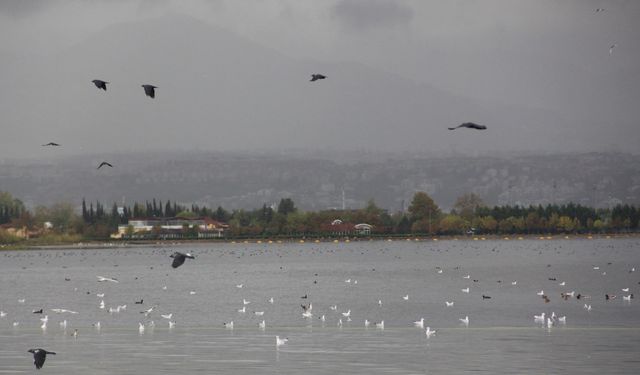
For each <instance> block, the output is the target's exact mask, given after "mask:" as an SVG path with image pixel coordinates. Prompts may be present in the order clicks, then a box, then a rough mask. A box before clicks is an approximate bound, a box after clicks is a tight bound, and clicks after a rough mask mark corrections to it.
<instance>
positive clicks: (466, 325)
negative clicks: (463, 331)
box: [459, 315, 469, 327]
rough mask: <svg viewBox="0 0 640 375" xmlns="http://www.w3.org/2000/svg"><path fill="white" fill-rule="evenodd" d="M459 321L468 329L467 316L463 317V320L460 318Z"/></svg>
mask: <svg viewBox="0 0 640 375" xmlns="http://www.w3.org/2000/svg"><path fill="white" fill-rule="evenodd" d="M459 320H460V322H461V323H462V324H464V326H465V327H469V316H468V315H467V316H465V317H464V319H463V318H460V319H459Z"/></svg>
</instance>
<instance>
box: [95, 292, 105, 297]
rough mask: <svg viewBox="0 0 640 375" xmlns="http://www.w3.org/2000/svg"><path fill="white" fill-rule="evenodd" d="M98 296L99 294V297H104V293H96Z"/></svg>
mask: <svg viewBox="0 0 640 375" xmlns="http://www.w3.org/2000/svg"><path fill="white" fill-rule="evenodd" d="M96 296H98V298H103V297H104V293H98V294H96Z"/></svg>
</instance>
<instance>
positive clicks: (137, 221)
mask: <svg viewBox="0 0 640 375" xmlns="http://www.w3.org/2000/svg"><path fill="white" fill-rule="evenodd" d="M228 228H229V225H227V224H225V223H222V222H219V221H217V220H214V219H211V218H208V217H197V218H188V217H168V218H157V217H154V218H132V219H130V220H129V222H128V223H127V224H122V225H118V232H117V233H114V234H112V235H111V237H112V238H129V237H131V238H134V239H135V238H137V239H143V238H161V239H180V238H184V237H197V238H221V237H223V236H224V232H225V231H226V230H227V229H228Z"/></svg>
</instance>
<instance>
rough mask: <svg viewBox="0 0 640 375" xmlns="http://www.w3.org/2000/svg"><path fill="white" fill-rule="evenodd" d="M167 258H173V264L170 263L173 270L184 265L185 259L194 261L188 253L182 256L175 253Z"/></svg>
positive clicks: (179, 253)
mask: <svg viewBox="0 0 640 375" xmlns="http://www.w3.org/2000/svg"><path fill="white" fill-rule="evenodd" d="M169 257H170V258H173V263H171V267H173V268H178V267H180V266H181V265H182V264H183V263H184V261H185V259H187V258H189V259H196V258H195V257H194V256H193V255H191V254H189V253H186V254H183V253H181V252H178V251H176V252H175V253H173V254H171V255H170V256H169Z"/></svg>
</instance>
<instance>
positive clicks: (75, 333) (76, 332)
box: [71, 329, 78, 339]
mask: <svg viewBox="0 0 640 375" xmlns="http://www.w3.org/2000/svg"><path fill="white" fill-rule="evenodd" d="M71 336H73V338H75V339H77V338H78V329H74V330H73V333H72V334H71Z"/></svg>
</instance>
